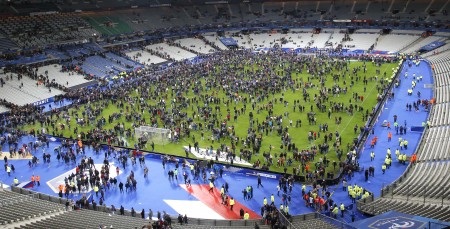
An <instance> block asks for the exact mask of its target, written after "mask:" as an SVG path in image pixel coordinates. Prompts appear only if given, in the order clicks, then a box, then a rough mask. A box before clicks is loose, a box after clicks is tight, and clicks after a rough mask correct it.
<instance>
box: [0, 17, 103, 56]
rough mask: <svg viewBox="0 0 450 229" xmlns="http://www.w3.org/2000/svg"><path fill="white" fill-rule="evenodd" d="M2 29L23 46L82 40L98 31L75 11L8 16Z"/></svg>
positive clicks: (3, 20)
mask: <svg viewBox="0 0 450 229" xmlns="http://www.w3.org/2000/svg"><path fill="white" fill-rule="evenodd" d="M0 31H2V32H3V33H5V34H6V35H7V36H8V37H9V38H10V39H11V40H12V41H13V42H14V43H16V44H18V46H20V47H22V48H29V47H37V46H46V45H50V44H55V43H61V42H62V43H66V42H68V41H80V40H84V39H89V38H90V37H92V36H93V34H96V33H98V32H97V31H96V30H93V29H91V27H90V26H89V25H88V24H87V23H86V22H85V21H84V20H82V19H81V18H79V17H77V16H76V15H75V14H73V13H54V14H45V15H36V16H20V17H6V18H4V19H2V20H1V21H0Z"/></svg>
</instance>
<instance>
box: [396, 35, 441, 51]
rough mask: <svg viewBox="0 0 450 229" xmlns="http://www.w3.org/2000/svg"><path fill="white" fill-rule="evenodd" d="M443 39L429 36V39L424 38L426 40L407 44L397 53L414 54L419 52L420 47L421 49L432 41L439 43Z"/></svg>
mask: <svg viewBox="0 0 450 229" xmlns="http://www.w3.org/2000/svg"><path fill="white" fill-rule="evenodd" d="M443 39H445V38H442V37H438V36H431V37H426V38H422V37H421V38H419V39H417V40H416V41H414V42H412V43H411V44H409V45H408V46H406V47H404V48H403V49H402V50H400V51H399V52H401V53H414V52H417V51H419V49H420V48H421V47H423V46H424V45H427V44H429V43H431V42H434V41H440V40H443Z"/></svg>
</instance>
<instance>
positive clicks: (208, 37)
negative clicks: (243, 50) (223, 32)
mask: <svg viewBox="0 0 450 229" xmlns="http://www.w3.org/2000/svg"><path fill="white" fill-rule="evenodd" d="M202 35H203V39H204V40H205V42H209V43H210V44H211V45H214V46H216V47H217V48H216V49H219V50H227V49H228V48H227V46H225V45H224V44H223V43H222V42H221V41H220V40H219V37H218V36H217V35H216V34H215V33H205V34H202Z"/></svg>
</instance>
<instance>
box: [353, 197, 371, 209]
mask: <svg viewBox="0 0 450 229" xmlns="http://www.w3.org/2000/svg"><path fill="white" fill-rule="evenodd" d="M374 200H375V197H374V196H373V194H371V195H369V196H368V197H366V198H364V199H359V200H358V201H356V209H358V210H359V211H361V207H363V206H364V205H366V204H368V203H372V202H373V201H374Z"/></svg>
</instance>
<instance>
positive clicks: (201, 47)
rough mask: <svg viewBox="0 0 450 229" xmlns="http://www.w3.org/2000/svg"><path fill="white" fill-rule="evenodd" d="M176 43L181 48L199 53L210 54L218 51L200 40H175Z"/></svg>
mask: <svg viewBox="0 0 450 229" xmlns="http://www.w3.org/2000/svg"><path fill="white" fill-rule="evenodd" d="M174 42H175V43H177V44H179V45H180V46H181V47H184V48H186V49H190V50H193V51H195V52H197V53H202V54H208V53H214V52H216V51H217V50H215V49H214V48H213V47H211V46H210V45H208V44H206V43H205V42H204V41H202V40H201V39H198V38H183V39H179V40H175V41H174Z"/></svg>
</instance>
